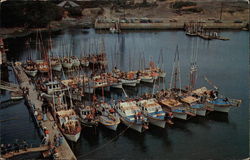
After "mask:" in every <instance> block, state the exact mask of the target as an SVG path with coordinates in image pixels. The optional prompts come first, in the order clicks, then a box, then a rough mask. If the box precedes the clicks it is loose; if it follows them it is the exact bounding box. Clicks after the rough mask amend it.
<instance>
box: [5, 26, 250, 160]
mask: <svg viewBox="0 0 250 160" xmlns="http://www.w3.org/2000/svg"><path fill="white" fill-rule="evenodd" d="M221 34H222V36H225V37H228V38H230V40H229V41H219V40H212V41H206V40H202V39H199V38H193V37H187V36H186V35H185V34H184V32H182V31H162V32H158V31H156V32H144V31H141V32H127V33H124V34H121V35H119V36H118V35H116V34H105V33H99V34H97V33H95V31H94V30H90V32H89V33H88V34H83V33H82V32H81V30H80V29H70V30H67V31H63V32H59V33H57V34H55V35H53V37H52V40H53V49H52V51H53V54H59V55H62V54H65V55H66V54H68V53H66V52H65V50H70V45H73V46H74V47H73V51H72V53H73V55H78V56H79V55H83V54H84V52H85V53H89V52H93V53H95V52H98V50H100V49H98V47H97V46H98V43H99V44H100V43H101V40H102V39H103V41H104V43H105V50H106V52H107V55H108V59H109V62H110V63H109V70H111V68H112V66H118V67H119V68H121V69H122V70H129V69H138V68H139V67H140V65H141V64H142V63H145V64H148V62H149V60H150V59H152V60H154V61H155V62H158V58H159V55H160V53H161V52H162V53H163V61H164V70H165V71H166V72H167V78H166V79H165V83H158V82H157V85H156V90H158V89H160V88H161V87H162V86H163V85H164V86H165V87H168V86H169V81H170V75H171V70H172V64H173V59H174V53H175V50H176V46H177V45H178V48H179V53H180V62H181V80H182V81H181V82H182V86H183V87H185V86H187V85H188V69H189V64H190V57H191V53H192V49H194V48H196V47H195V44H197V43H198V49H197V51H198V65H199V71H198V80H197V87H201V86H207V87H209V88H210V87H211V86H209V85H208V84H207V82H206V81H205V80H204V78H203V77H204V76H207V77H208V78H209V79H210V80H211V81H212V82H213V83H214V84H216V86H218V87H219V90H220V92H221V93H222V94H224V95H225V96H228V97H231V98H236V99H242V100H243V103H242V105H241V106H240V107H239V108H232V109H231V111H230V112H229V113H228V114H223V113H216V112H215V113H210V114H209V115H208V116H206V117H196V118H193V119H190V120H188V121H180V120H175V125H174V126H173V127H170V126H168V127H166V128H165V129H161V128H157V127H154V126H150V129H149V130H148V131H146V132H145V133H141V134H140V133H137V132H135V131H133V130H130V129H128V130H126V127H125V126H124V125H120V126H119V128H118V131H117V132H112V131H109V130H108V129H106V128H104V127H99V128H98V129H97V130H96V131H95V130H94V129H85V130H84V131H83V133H82V135H81V138H80V140H79V141H78V143H77V144H73V143H71V144H70V145H71V147H72V148H73V150H74V152H75V154H76V156H77V157H78V158H79V159H86V158H87V159H242V158H246V157H248V153H249V147H248V143H249V141H248V137H249V136H248V131H249V129H248V128H249V124H248V115H249V112H248V106H249V97H248V95H249V76H248V74H249V68H248V63H249V54H248V53H249V39H248V37H249V33H248V32H245V31H239V32H233V31H228V32H222V33H221ZM45 37H46V36H45ZM28 38H31V39H32V40H33V42H34V41H35V35H34V36H30V37H25V38H17V39H9V40H7V42H6V43H7V44H8V45H9V50H10V51H9V52H10V53H9V55H8V58H9V59H18V60H25V59H26V57H27V56H28V55H30V53H31V51H30V50H27V49H25V45H24V41H25V40H26V39H28ZM46 38H47V37H46ZM46 38H44V39H46ZM62 46H63V47H62ZM32 47H33V50H34V49H35V48H34V47H35V46H34V45H33V46H32ZM32 57H33V58H35V57H39V55H38V54H32ZM126 92H127V93H128V94H129V95H130V96H136V95H137V94H142V93H144V92H152V85H145V84H142V85H140V86H139V87H138V88H135V89H133V88H126ZM108 96H109V95H108ZM121 96H123V93H122V92H119V91H117V92H112V94H111V97H121ZM15 115H18V116H19V118H20V120H17V121H14V120H13V121H9V122H8V124H5V123H3V124H2V126H1V130H2V132H1V140H3V141H8V140H13V139H14V138H16V137H17V138H18V137H19V136H28V137H29V138H30V139H31V140H34V141H35V140H37V139H38V138H37V136H36V133H35V132H36V131H35V129H34V125H33V124H32V122H30V121H28V119H27V118H28V117H29V115H28V111H27V109H26V107H25V106H24V105H23V104H21V105H17V106H14V107H11V108H8V109H5V110H1V119H4V118H8V117H10V116H11V117H12V116H15ZM4 126H5V127H4ZM17 126H18V127H17ZM6 127H7V128H6ZM28 128H29V130H28V131H27V132H25V131H26V129H28ZM124 130H126V131H125V132H124ZM13 132H14V133H13Z"/></svg>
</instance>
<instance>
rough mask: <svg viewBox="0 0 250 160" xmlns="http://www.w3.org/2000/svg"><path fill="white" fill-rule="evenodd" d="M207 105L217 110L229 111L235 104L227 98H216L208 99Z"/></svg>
mask: <svg viewBox="0 0 250 160" xmlns="http://www.w3.org/2000/svg"><path fill="white" fill-rule="evenodd" d="M206 106H207V107H213V108H214V110H215V111H218V112H225V113H228V112H229V110H230V108H231V107H232V106H233V105H232V103H230V101H228V100H226V99H225V98H216V99H213V100H208V101H207V103H206Z"/></svg>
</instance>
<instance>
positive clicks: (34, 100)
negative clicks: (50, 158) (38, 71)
mask: <svg viewBox="0 0 250 160" xmlns="http://www.w3.org/2000/svg"><path fill="white" fill-rule="evenodd" d="M13 70H14V73H15V75H16V77H17V79H18V82H19V85H20V87H21V88H22V87H27V88H28V90H29V95H28V96H26V97H25V98H26V100H27V101H29V102H30V104H33V106H34V107H35V109H36V110H37V111H38V112H40V113H41V112H42V104H43V102H42V101H40V100H38V94H39V93H38V92H37V90H36V88H35V86H34V85H33V84H30V83H29V80H30V79H29V77H28V76H27V75H26V74H25V72H24V71H23V69H22V67H21V66H20V65H18V64H17V65H13ZM47 117H48V120H47V121H41V126H42V127H43V128H44V127H46V128H47V129H48V130H49V139H50V142H51V143H52V144H53V143H54V140H53V139H54V135H58V134H59V133H61V132H60V130H59V128H58V127H56V128H55V127H53V125H54V123H55V121H54V118H53V117H52V115H51V114H50V113H49V112H48V113H47ZM61 134H62V133H61ZM62 135H63V134H62ZM57 151H58V159H67V160H76V157H75V155H74V153H73V151H72V150H71V148H70V147H69V145H68V143H67V141H66V139H65V138H64V139H63V144H62V145H60V146H59V147H57Z"/></svg>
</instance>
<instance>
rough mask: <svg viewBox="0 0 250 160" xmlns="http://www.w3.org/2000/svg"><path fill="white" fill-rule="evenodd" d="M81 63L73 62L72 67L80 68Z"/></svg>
mask: <svg viewBox="0 0 250 160" xmlns="http://www.w3.org/2000/svg"><path fill="white" fill-rule="evenodd" d="M80 64H81V63H80V61H79V60H75V61H73V64H72V66H73V67H79V66H80Z"/></svg>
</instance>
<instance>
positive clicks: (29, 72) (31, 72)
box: [25, 70, 38, 77]
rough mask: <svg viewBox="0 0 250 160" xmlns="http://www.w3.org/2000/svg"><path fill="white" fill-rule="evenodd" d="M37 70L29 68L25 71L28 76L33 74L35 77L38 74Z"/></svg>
mask: <svg viewBox="0 0 250 160" xmlns="http://www.w3.org/2000/svg"><path fill="white" fill-rule="evenodd" d="M37 72H38V71H37V70H34V71H28V70H25V73H26V74H27V75H28V76H31V77H35V76H36V75H37Z"/></svg>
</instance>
